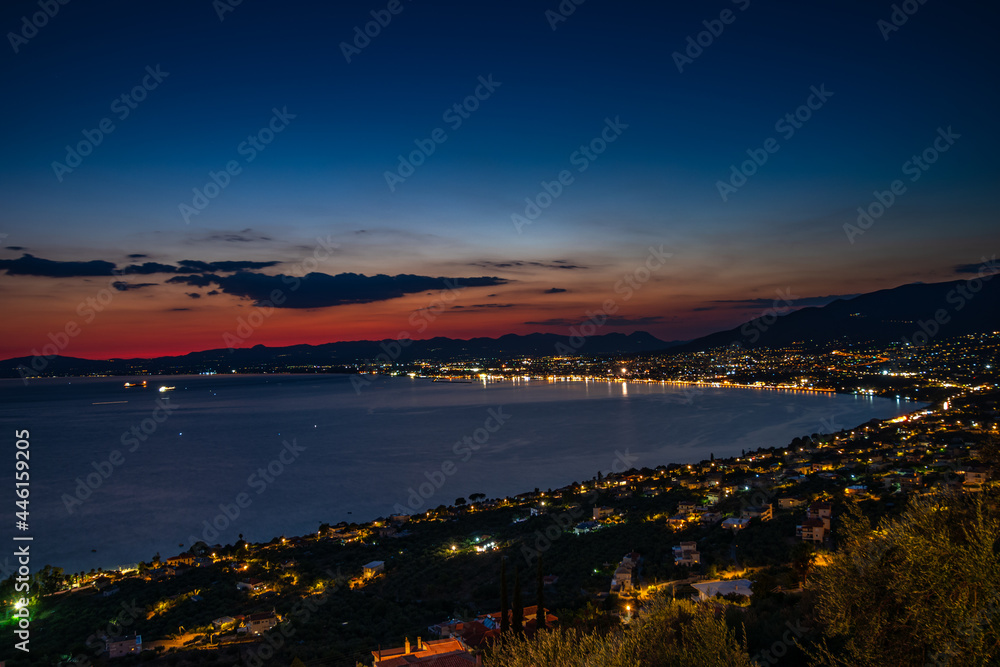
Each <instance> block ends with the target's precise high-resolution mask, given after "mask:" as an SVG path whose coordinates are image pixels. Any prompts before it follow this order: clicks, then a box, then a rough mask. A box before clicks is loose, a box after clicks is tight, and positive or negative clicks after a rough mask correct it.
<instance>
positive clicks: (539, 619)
mask: <svg viewBox="0 0 1000 667" xmlns="http://www.w3.org/2000/svg"><path fill="white" fill-rule="evenodd" d="M537 576H538V581H537V585H538V594H537V597H538V601H537V602H536V605H537V606H536V608H535V609H536V611H535V629H536V630H539V631H541V630H544V629H545V576H544V575H543V574H542V557H541V556H539V557H538V575H537Z"/></svg>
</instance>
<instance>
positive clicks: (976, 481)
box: [962, 468, 990, 490]
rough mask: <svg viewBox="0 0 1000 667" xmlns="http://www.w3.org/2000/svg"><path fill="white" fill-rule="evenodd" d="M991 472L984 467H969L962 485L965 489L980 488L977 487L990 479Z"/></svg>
mask: <svg viewBox="0 0 1000 667" xmlns="http://www.w3.org/2000/svg"><path fill="white" fill-rule="evenodd" d="M989 478H990V474H989V471H987V470H986V469H984V468H967V469H966V470H965V479H964V480H963V481H962V486H963V488H965V489H973V490H978V488H977V487H979V488H981V487H982V485H983V484H985V483H986V482H987V480H989Z"/></svg>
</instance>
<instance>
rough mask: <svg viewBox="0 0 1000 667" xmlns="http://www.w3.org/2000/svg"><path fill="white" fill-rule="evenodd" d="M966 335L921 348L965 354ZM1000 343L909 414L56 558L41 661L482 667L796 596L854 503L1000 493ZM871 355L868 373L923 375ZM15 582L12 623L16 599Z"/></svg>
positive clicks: (8, 588) (40, 604) (857, 509)
mask: <svg viewBox="0 0 1000 667" xmlns="http://www.w3.org/2000/svg"><path fill="white" fill-rule="evenodd" d="M995 340H996V339H995V338H993V339H991V345H994V344H995ZM963 344H964V343H963V342H962V341H952V342H946V343H943V344H941V345H940V346H939V347H940V348H942V349H940V350H936V351H935V350H926V351H923V352H922V354H921V357H922V358H924V359H925V360H926V359H934V358H949V355H954V351H955V350H956V349H958V347H960V346H962V345H963ZM980 349H981V350H982V349H987V348H985V347H983V348H980ZM994 358H995V357H993V356H992V353H990V354H980V355H976V356H972V355H970V357H966V358H965V362H966V366H967V368H964V367H963V368H959V369H958V371H957V372H956V373H955V377H945V376H943V375H942V376H935V375H934V374H932V373H926V372H922V373H921V377H922V378H923V382H924V384H923V385H921V386H920V387H919V390H920V391H921V393H922V394H926V395H930V394H934V397H935V400H934V401H928V403H927V404H925V406H924V407H920V408H916V409H914V411H912V412H910V413H908V414H905V415H903V416H900V417H898V418H894V419H889V420H881V421H880V420H872V421H871V422H869V423H866V424H860V425H855V426H854V427H853V428H846V427H845V428H839V429H837V430H833V431H830V430H828V429H823V428H821V426H820V425H819V424H817V430H816V432H814V433H804V434H802V436H800V437H796V438H795V439H794V440H792V441H791V442H790V443H787V444H786V445H784V446H780V447H775V446H767V447H761V448H759V449H757V450H754V451H743V452H741V454H740V455H739V456H731V457H726V458H721V457H720V458H716V457H715V456H714V455H713V456H712V457H710V458H709V459H708V460H703V461H698V462H687V463H671V464H663V465H659V466H657V467H655V468H648V467H643V468H638V469H637V468H635V467H632V466H627V465H626V464H625V463H623V462H622V463H620V464H619V465H618V467H619V468H620V469H618V470H612V471H610V472H608V473H607V474H602V473H598V474H597V475H596V476H595V477H594V478H592V479H589V480H582V481H579V482H574V483H573V484H570V485H567V486H564V487H561V488H555V489H545V490H541V489H535V490H533V491H528V492H525V493H522V494H519V495H517V496H513V497H506V498H486V497H485V496H484V495H483V494H474V495H473V496H470V497H469V498H457V499H455V501H454V502H453V503H450V504H442V505H439V506H437V507H435V508H433V509H428V510H427V511H425V512H422V513H416V514H403V513H399V514H394V515H391V516H388V517H382V518H379V519H376V520H373V521H369V522H364V523H346V522H341V523H337V524H334V525H328V524H322V525H320V526H319V528H318V529H317V531H316V532H315V533H312V534H309V535H301V536H284V537H276V538H275V539H273V540H271V541H270V542H269V543H266V544H252V543H247V542H245V541H243V540H242V539H241V540H240V541H238V542H236V543H235V544H228V545H223V544H206V543H198V544H195V545H192V546H191V547H189V548H188V549H186V550H184V551H183V552H181V553H177V554H171V555H169V556H167V557H161V556H160V554H157V555H155V556H154V557H153V558H152V559H151V560H150V561H149V562H145V563H140V564H137V565H136V566H134V567H129V568H123V569H118V570H112V571H100V570H97V571H90V572H81V573H75V574H64V573H63V572H62V571H61V570H60V569H58V568H55V567H51V566H47V567H46V568H45V569H44V570H43V571H41V572H39V573H38V574H37V575H36V577H35V590H36V591H37V593H36V594H35V595H33V596H32V597H31V598H30V600H28V601H27V604H28V605H29V606H30V607H31V609H32V611H33V614H34V618H35V621H34V623H35V628H36V633H37V634H36V637H37V639H36V644H35V645H36V646H37V649H36V650H37V653H34V652H33V654H32V656H35V655H38V656H39V658H38V660H45V661H48V662H45V663H44V664H55V663H56V662H60V663H61V664H95V665H97V664H122V665H126V664H131V661H136V660H140V659H141V660H142V661H152V662H153V664H159V661H161V660H163V661H166V662H164V663H163V664H170V665H184V664H200V662H201V661H203V660H206V659H209V658H211V660H212V661H210V662H209V663H207V664H218V665H229V664H233V665H236V664H247V665H253V664H303V665H340V664H343V665H356V664H365V665H374V667H395V666H396V665H411V664H416V665H429V666H433V665H439V666H443V665H460V664H481V663H482V660H483V657H484V655H486V654H488V650H489V647H490V646H491V644H492V643H493V642H495V641H496V640H497V638H498V637H499V635H500V634H501V632H502V630H503V629H504V626H507V627H514V625H515V624H516V626H517V627H519V628H520V629H521V632H522V633H523V634H524V635H525V636H528V637H531V636H532V635H533V634H534V633H536V632H538V631H539V630H538V626H539V624H540V621H542V619H544V627H545V628H547V629H552V628H560V627H565V628H570V627H572V628H580V629H599V628H607V627H611V626H627V625H628V624H629V623H630V621H631V620H632V619H633V617H635V616H636V614H637V613H639V612H640V610H641V609H642V608H643V606H644V604H645V601H647V600H648V599H650V597H651V596H654V595H662V594H667V595H669V596H670V597H671V598H672V599H688V600H695V601H699V602H700V603H702V604H707V605H713V606H716V607H718V608H720V609H722V608H724V607H732V608H737V609H748V608H751V607H753V606H754V605H757V604H762V603H761V601H762V600H765V599H772V598H774V597H775V596H777V597H780V598H781V599H783V600H785V601H786V602H785V604H793V603H792V602H791V601H793V600H797V599H799V597H801V596H802V595H803V591H804V587H806V586H807V583H808V581H809V579H810V577H811V576H813V574H814V573H815V572H818V571H820V570H822V568H823V567H824V565H825V563H826V562H828V560H829V558H830V557H831V554H834V553H836V552H837V550H838V548H839V546H840V544H839V542H840V540H841V530H842V529H841V528H840V526H841V525H842V521H841V519H842V518H843V517H845V516H846V515H848V514H853V515H864V516H866V517H868V519H869V520H870V521H872V522H873V523H874V522H877V521H878V520H879V519H881V518H883V517H892V516H894V515H897V514H898V513H899V512H900V511H902V510H903V508H904V507H905V506H906V505H907V503H908V501H910V500H911V499H913V498H919V497H921V496H925V495H932V494H938V493H942V492H949V493H957V494H961V495H965V496H976V495H990V494H992V493H993V492H994V490H995V488H996V487H995V484H996V483H995V471H996V470H997V468H996V466H997V465H998V463H1000V434H998V419H1000V418H998V411H997V408H998V399H1000V390H998V387H997V384H996V382H995V381H993V380H991V381H982V380H981V379H980V377H981V375H983V374H988V373H989V372H990V370H991V369H990V366H991V364H992V360H993V359H994ZM980 369H982V370H980ZM869 370H870V371H871V375H870V376H868V378H866V379H872V378H877V379H879V380H881V381H883V382H886V383H890V381H891V380H892V379H894V378H900V379H901V380H902V381H905V382H910V381H911V380H912V379H913V376H912V375H911V374H910V373H909V372H901V371H893V372H892V373H883V372H882V369H881V368H879V367H878V366H877V365H876V366H873V367H872V368H870V369H869ZM991 377H992V376H991ZM970 380H971V381H970ZM887 387H888V389H887ZM879 391H880V392H885V391H892V389H891V383H890V384H883V385H881V388H880V389H879ZM914 391H916V389H915V390H914ZM824 430H825V431H826V432H822V431H824ZM625 460H627V459H625ZM502 582H505V583H502ZM11 583H12V578H11V579H8V581H7V582H5V584H4V588H3V598H4V601H5V605H6V609H7V613H6V616H5V620H4V624H5V625H6V624H10V623H12V622H14V618H15V616H14V615H15V614H16V611H17V606H18V605H19V604H21V602H19V601H18V597H17V596H15V595H14V592H13V588H12V585H11ZM501 588H502V589H503V590H502V591H501ZM509 598H513V601H512V602H511V601H510V600H509ZM761 641H764V639H763V638H762V639H761ZM47 642H48V643H47ZM67 645H68V646H72V647H74V649H73V651H72V652H70V653H68V652H67V651H66V650H65V647H66V646H67ZM47 647H48V648H47ZM57 647H59V648H57ZM753 648H754V645H753V643H751V646H750V649H751V651H752V650H753ZM41 656H45V657H44V658H42V657H41ZM293 659H294V660H298V661H299V662H298V663H292V662H291V661H292V660H293ZM272 660H276V661H277V662H272ZM8 664H10V665H14V664H43V663H42V662H30V661H28V662H23V661H17V662H15V661H13V660H12V661H10V662H8ZM786 664H796V663H793V662H789V663H786Z"/></svg>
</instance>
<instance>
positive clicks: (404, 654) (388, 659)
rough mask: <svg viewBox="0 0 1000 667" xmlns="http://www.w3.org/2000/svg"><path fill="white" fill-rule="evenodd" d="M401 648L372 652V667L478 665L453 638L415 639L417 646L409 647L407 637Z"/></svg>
mask: <svg viewBox="0 0 1000 667" xmlns="http://www.w3.org/2000/svg"><path fill="white" fill-rule="evenodd" d="M404 641H405V643H404V645H403V646H402V647H401V648H391V649H378V650H375V651H372V657H373V658H374V659H375V664H374V667H404V666H406V665H423V666H425V667H453V666H455V667H457V666H458V665H464V664H469V665H475V664H479V662H478V661H477V659H476V658H474V657H472V656H471V655H469V653H467V652H466V651H465V648H464V647H463V646H462V643H461V642H460V641H459V640H457V639H454V638H448V639H436V640H431V641H428V642H425V641H423V640H422V639H421V638H420V637H417V645H416V646H411V645H410V638H409V637H407V638H406V639H405V640H404Z"/></svg>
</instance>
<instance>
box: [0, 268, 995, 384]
mask: <svg viewBox="0 0 1000 667" xmlns="http://www.w3.org/2000/svg"><path fill="white" fill-rule="evenodd" d="M993 275H995V274H989V275H986V276H985V277H983V278H981V279H980V278H973V279H970V280H956V281H950V282H943V283H913V284H909V285H903V286H900V287H896V288H892V289H885V290H879V291H877V292H870V293H868V294H862V295H859V296H855V297H852V298H848V299H838V300H836V301H833V302H831V303H829V304H827V305H825V306H822V307H809V308H801V309H798V310H791V307H790V306H789V305H788V304H787V303H783V302H780V301H779V302H775V303H774V304H772V306H771V307H770V308H765V309H764V310H762V311H761V313H760V314H759V315H758V316H757V317H755V318H753V319H751V320H749V321H748V322H746V323H744V324H742V325H741V326H738V327H734V328H733V329H729V330H727V331H720V332H717V333H714V334H710V335H708V336H703V337H701V338H698V339H695V340H691V341H664V340H660V339H659V338H656V337H654V336H652V335H650V334H648V333H645V332H635V333H632V334H621V333H606V334H595V335H592V336H589V337H587V338H585V339H580V338H576V339H572V338H570V337H568V336H566V335H562V334H552V333H532V334H527V335H517V334H507V335H504V336H500V337H499V338H485V337H483V338H472V339H469V340H460V339H453V338H443V337H438V338H430V339H427V340H413V341H402V342H401V341H396V340H392V339H386V340H381V341H344V342H335V343H325V344H321V345H291V346H286V347H265V346H263V345H255V346H253V347H249V348H235V349H229V348H220V349H213V350H204V351H200V352H191V353H190V354H185V355H181V356H173V357H157V358H153V359H105V360H95V359H79V358H74V357H64V356H54V357H50V358H41V357H31V356H28V357H17V358H13V359H7V360H4V361H0V377H24V376H25V375H34V374H42V375H86V374H114V375H129V374H133V373H135V372H136V371H137V370H142V371H144V372H146V373H184V372H201V371H206V370H215V371H216V372H226V371H228V370H229V369H230V368H243V369H245V368H254V367H260V368H292V367H296V366H313V365H322V366H327V367H334V368H337V367H341V368H343V369H344V370H348V368H349V367H350V366H351V365H353V364H354V363H355V362H359V361H361V362H364V361H377V360H382V361H393V362H396V361H398V362H402V363H406V362H410V361H413V360H416V359H426V360H430V361H462V360H471V359H513V358H519V357H529V356H558V355H565V354H570V353H578V354H586V355H617V354H626V355H634V354H649V353H662V354H673V353H681V352H693V351H700V350H707V349H711V348H714V347H723V346H731V345H741V346H744V347H749V348H753V347H785V346H789V345H800V346H802V347H805V348H813V349H815V348H824V347H830V346H840V345H845V344H863V343H876V344H885V343H891V342H910V343H914V344H918V345H920V344H924V343H926V342H928V341H930V340H933V339H934V338H936V337H938V336H941V337H952V336H960V335H964V334H970V333H981V332H993V331H1000V308H998V305H1000V298H998V297H1000V281H996V282H994V281H992V280H991V278H992V277H993ZM793 303H794V302H793ZM28 369H33V370H34V373H29V372H27V371H28Z"/></svg>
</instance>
